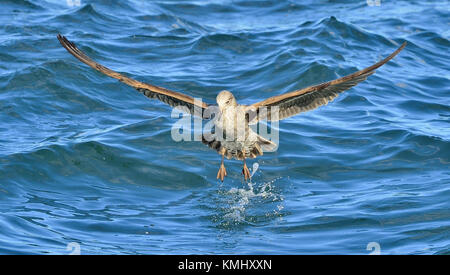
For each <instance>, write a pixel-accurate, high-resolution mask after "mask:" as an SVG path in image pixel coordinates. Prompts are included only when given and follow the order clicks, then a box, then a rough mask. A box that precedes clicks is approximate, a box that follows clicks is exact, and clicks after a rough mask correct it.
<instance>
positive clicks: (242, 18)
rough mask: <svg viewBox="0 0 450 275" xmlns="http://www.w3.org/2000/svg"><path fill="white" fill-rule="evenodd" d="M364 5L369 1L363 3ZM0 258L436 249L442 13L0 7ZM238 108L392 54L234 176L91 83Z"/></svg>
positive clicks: (194, 5) (60, 3) (296, 5)
mask: <svg viewBox="0 0 450 275" xmlns="http://www.w3.org/2000/svg"><path fill="white" fill-rule="evenodd" d="M369 2H370V4H372V3H376V1H369ZM0 5H1V9H0V10H1V11H0V60H1V62H0V121H1V124H0V228H1V230H0V253H1V254H22V253H24V254H29V253H36V254H43V253H52V254H68V253H70V251H68V250H66V248H67V246H68V244H69V243H72V242H75V243H76V244H75V246H77V245H78V246H79V248H80V252H81V254H107V253H113V254H134V253H139V254H140V253H145V254H155V253H162V254H175V253H176V254H179V253H181V254H185V253H186V254H192V253H196V254H202V253H217V254H238V253H239V254H240V253H246V254H254V253H262V254H288V253H292V254H304V253H321V254H322V253H326V254H331V253H332V254H344V253H350V254H369V253H370V252H371V251H369V250H367V249H366V248H367V246H368V244H369V243H372V242H374V243H376V244H375V247H376V246H377V245H379V248H380V253H381V254H403V253H406V254H449V253H450V203H449V196H450V169H449V168H450V160H449V156H450V123H449V122H450V107H449V102H450V82H449V79H450V71H449V65H448V64H449V63H450V51H449V47H450V41H449V40H450V31H449V30H450V22H449V18H450V3H449V1H442V0H439V1H381V5H380V6H376V5H368V2H367V1H365V0H361V1H344V0H341V1H331V0H330V1H312V0H311V1H252V0H242V1H138V0H127V1H107V0H100V1H88V0H81V1H80V2H79V5H78V1H77V0H72V1H66V0H51V1H38V0H2V1H1V4H0ZM57 33H62V34H63V35H66V36H67V37H69V38H70V39H71V40H73V41H75V42H76V43H77V45H78V46H79V47H80V48H81V49H83V50H84V51H85V52H86V53H87V54H89V55H91V56H92V57H93V58H95V59H96V60H98V61H99V62H100V63H103V64H104V65H107V66H109V67H111V68H113V69H115V70H117V71H119V72H125V73H127V74H128V75H129V76H131V77H133V78H136V79H139V80H142V81H146V82H149V83H153V84H155V85H160V86H163V87H167V88H169V89H173V90H176V91H183V92H186V93H188V94H189V95H191V96H195V97H199V98H202V99H203V100H204V101H207V102H214V100H215V97H216V95H217V93H218V92H219V91H221V90H223V89H228V90H231V91H232V92H233V93H234V94H235V95H236V97H237V99H238V101H239V102H240V103H244V104H249V103H252V102H256V101H259V100H263V99H265V98H267V97H269V96H272V95H277V94H281V93H283V92H287V91H291V90H294V89H299V88H302V87H306V86H308V85H312V84H317V83H320V82H323V81H327V80H331V79H334V78H337V77H339V76H344V75H346V74H348V73H352V72H354V71H356V70H358V69H362V68H364V67H366V66H369V65H371V64H373V63H375V62H376V61H378V60H380V59H381V58H383V57H385V56H387V55H388V54H390V53H391V52H392V51H393V50H395V49H396V48H397V47H398V46H399V45H400V44H401V43H402V42H403V41H407V42H408V45H407V47H406V48H405V49H404V50H403V51H402V52H401V53H400V54H399V55H398V56H397V57H396V58H395V59H394V60H392V61H390V62H389V63H388V64H386V65H385V66H383V67H382V68H380V69H379V70H378V71H377V73H376V74H375V75H373V76H371V77H370V78H369V79H368V80H367V81H365V82H364V83H362V84H360V85H358V86H357V87H355V88H353V89H351V90H349V91H347V92H345V93H344V94H342V95H341V96H339V97H338V98H337V99H336V100H334V101H333V102H331V103H330V104H328V105H327V106H325V107H321V108H319V109H316V110H314V111H311V112H308V113H303V114H300V115H298V116H295V117H292V118H289V119H286V120H283V121H282V122H281V123H280V147H279V150H278V151H277V152H275V153H267V154H264V156H263V157H261V158H258V159H256V160H251V161H249V166H250V167H252V166H253V165H254V163H258V165H259V169H258V170H257V171H256V173H255V175H254V176H253V178H252V181H251V183H244V181H243V177H242V174H241V169H242V167H241V163H240V162H238V161H227V162H226V167H227V171H228V176H227V177H226V179H225V181H224V183H220V182H219V181H217V180H216V179H215V177H216V173H217V170H218V168H219V163H220V156H219V155H217V154H216V153H215V152H214V151H212V150H210V149H209V148H207V147H206V146H205V145H203V144H202V143H200V142H185V143H179V142H175V141H173V140H172V138H171V127H172V125H173V124H174V123H175V122H176V121H177V119H174V118H171V117H170V112H171V108H170V107H168V106H167V105H164V104H162V103H160V102H157V101H150V100H148V99H147V98H145V97H144V96H142V95H141V94H139V93H138V92H136V91H135V90H133V89H132V88H130V87H128V86H126V85H124V84H121V83H119V82H118V81H116V80H114V79H111V78H108V77H106V76H104V75H101V74H100V73H98V72H96V71H94V70H92V69H91V68H89V67H87V66H86V65H84V64H82V63H80V62H79V61H78V60H76V59H75V58H73V57H72V56H71V55H70V54H68V53H67V52H66V51H65V50H64V49H63V48H62V47H61V46H60V44H59V43H58V41H57V40H56V35H57Z"/></svg>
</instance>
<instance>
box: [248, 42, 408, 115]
mask: <svg viewBox="0 0 450 275" xmlns="http://www.w3.org/2000/svg"><path fill="white" fill-rule="evenodd" d="M405 46H406V42H404V43H403V44H402V45H401V46H400V47H399V48H398V49H397V50H396V51H395V52H393V53H392V54H391V55H389V56H388V57H386V58H385V59H383V60H381V61H380V62H378V63H376V64H374V65H372V66H370V67H368V68H365V69H363V70H360V71H357V72H355V73H353V74H350V75H347V76H344V77H341V78H338V79H336V80H332V81H329V82H325V83H322V84H319V85H314V86H310V87H307V88H304V89H301V90H296V91H293V92H289V93H285V94H282V95H278V96H274V97H270V98H268V99H266V100H263V101H261V102H258V103H255V104H252V105H250V106H248V107H247V112H248V113H249V122H250V123H256V122H257V121H259V120H263V119H267V120H281V119H284V118H287V117H290V116H293V115H296V114H298V113H301V112H306V111H309V110H312V109H315V108H317V107H319V106H321V105H325V104H327V103H328V102H329V101H331V100H333V99H334V98H336V97H337V96H338V95H339V94H340V93H341V92H343V91H345V90H348V89H350V88H351V87H353V86H355V85H357V84H358V83H360V82H362V81H364V80H365V79H366V78H367V77H368V76H369V75H371V74H373V73H374V72H375V70H376V69H378V68H379V67H381V66H382V65H384V64H385V63H386V62H388V61H389V60H391V59H392V58H394V56H396V55H397V54H398V53H399V52H400V51H401V50H403V48H404V47H405ZM273 107H275V108H273ZM275 112H278V114H276V113H275Z"/></svg>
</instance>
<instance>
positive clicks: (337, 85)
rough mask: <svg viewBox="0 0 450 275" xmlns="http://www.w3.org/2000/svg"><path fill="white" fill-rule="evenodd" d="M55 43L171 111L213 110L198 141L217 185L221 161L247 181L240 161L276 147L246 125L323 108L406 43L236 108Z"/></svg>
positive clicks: (232, 102)
mask: <svg viewBox="0 0 450 275" xmlns="http://www.w3.org/2000/svg"><path fill="white" fill-rule="evenodd" d="M58 40H59V42H60V43H61V45H62V46H63V47H64V48H65V49H66V50H67V51H68V52H69V53H71V54H72V55H73V56H75V57H76V58H77V59H79V60H80V61H81V62H83V63H85V64H86V65H88V66H90V67H92V68H94V69H95V70H97V71H99V72H101V73H103V74H106V75H107V76H110V77H112V78H115V79H118V80H119V81H121V82H123V83H125V84H127V85H129V86H131V87H134V88H136V89H137V90H138V91H139V92H141V93H142V94H144V95H145V96H147V97H149V98H152V99H158V100H160V101H162V102H164V103H166V104H168V105H170V106H172V107H183V108H184V110H186V111H187V112H189V113H190V114H191V115H196V116H198V112H196V110H200V111H201V112H200V116H201V117H202V118H208V119H210V118H211V117H210V116H209V117H208V116H205V115H204V114H206V113H208V108H210V107H216V108H217V107H218V114H217V119H216V120H215V121H214V126H215V131H214V132H213V133H211V134H210V136H208V137H206V136H203V137H202V141H203V143H205V144H207V145H208V146H209V147H210V148H212V149H214V150H216V151H217V152H218V154H219V155H221V156H222V161H221V164H220V168H219V171H218V173H217V179H220V180H221V181H223V179H224V177H225V176H226V175H227V172H226V170H225V166H224V158H225V157H226V158H227V159H231V158H234V159H237V160H242V161H243V169H242V173H243V174H244V179H245V180H248V179H249V178H250V171H249V169H248V167H247V165H246V162H245V160H246V159H248V158H255V157H257V156H260V155H262V154H263V152H264V151H271V150H273V148H276V146H277V145H276V144H275V143H274V142H272V141H270V140H268V139H266V138H264V137H262V136H261V135H258V134H257V133H256V132H254V131H253V130H252V129H251V127H250V125H252V124H255V123H257V122H258V121H261V120H267V121H278V120H282V119H285V118H288V117H291V116H294V115H297V114H299V113H301V112H306V111H310V110H312V109H315V108H317V107H319V106H321V105H326V104H327V103H328V102H330V101H332V100H333V99H334V98H336V97H337V96H338V95H339V94H340V93H341V92H343V91H345V90H348V89H350V88H351V87H353V86H355V85H357V84H358V83H360V82H362V81H364V80H365V79H366V78H367V77H368V76H369V75H371V74H373V73H374V72H375V70H376V69H378V68H379V67H381V66H382V65H384V64H385V63H386V62H388V61H389V60H391V59H392V58H394V57H395V56H396V55H397V54H398V53H399V52H400V51H401V50H402V49H403V48H404V47H405V46H406V42H404V43H403V44H402V45H401V46H400V47H399V48H398V49H397V50H396V51H395V52H393V53H392V54H391V55H389V56H388V57H386V58H385V59H383V60H381V61H379V62H378V63H375V64H374V65H372V66H370V67H367V68H365V69H363V70H360V71H357V72H355V73H352V74H349V75H347V76H344V77H341V78H338V79H335V80H332V81H328V82H324V83H322V84H318V85H314V86H310V87H307V88H303V89H300V90H295V91H292V92H288V93H285V94H281V95H276V96H273V97H270V98H267V99H265V100H263V101H260V102H257V103H254V104H252V105H241V104H238V103H237V101H236V98H235V97H234V96H233V94H232V93H231V92H229V91H226V90H225V91H221V92H220V93H219V94H218V95H217V97H216V102H217V105H209V104H206V103H204V102H202V101H198V100H195V99H194V98H193V97H191V96H188V95H185V94H182V93H179V92H175V91H171V90H168V89H165V88H162V87H159V86H155V85H151V84H147V83H144V82H140V81H137V80H134V79H131V78H129V77H127V76H125V75H123V74H120V73H117V72H115V71H113V70H111V69H108V68H107V67H105V66H103V65H100V64H98V63H97V62H95V61H94V60H92V59H91V58H90V57H88V56H87V55H86V54H85V53H83V52H82V51H81V50H79V49H78V48H77V47H76V46H75V44H74V43H72V42H70V41H69V40H68V39H67V38H66V37H64V36H61V35H60V34H58ZM209 112H211V111H209ZM238 125H239V126H238ZM241 126H242V127H241Z"/></svg>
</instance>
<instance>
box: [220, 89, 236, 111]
mask: <svg viewBox="0 0 450 275" xmlns="http://www.w3.org/2000/svg"><path fill="white" fill-rule="evenodd" d="M216 101H217V104H218V105H219V109H220V110H223V109H225V108H227V107H230V106H233V107H236V106H237V102H236V99H235V98H234V95H233V94H232V93H231V92H230V91H227V90H224V91H221V92H220V93H219V94H218V95H217V97H216Z"/></svg>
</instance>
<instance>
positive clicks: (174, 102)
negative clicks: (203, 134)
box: [58, 34, 209, 116]
mask: <svg viewBox="0 0 450 275" xmlns="http://www.w3.org/2000/svg"><path fill="white" fill-rule="evenodd" d="M58 40H59V42H60V43H61V45H63V47H64V48H66V50H67V51H68V52H69V53H71V54H72V55H73V56H75V57H76V58H77V59H78V60H80V61H81V62H83V63H84V64H86V65H88V66H90V67H92V68H93V69H95V70H97V71H99V72H101V73H104V74H106V75H107V76H110V77H112V78H115V79H118V80H119V81H121V82H123V83H125V84H127V85H129V86H131V87H133V88H136V89H137V90H138V91H139V92H141V93H142V94H144V95H145V96H146V97H149V98H154V99H158V100H160V101H162V102H164V103H166V104H168V105H170V106H172V107H178V106H184V107H187V109H188V110H189V112H190V113H191V114H197V113H198V111H199V115H200V116H202V113H203V111H204V110H205V109H206V108H208V106H209V105H208V104H206V103H204V102H201V101H200V100H194V98H193V97H190V96H188V95H185V94H182V93H178V92H174V91H171V90H168V89H165V88H162V87H158V86H154V85H150V84H147V83H144V82H140V81H137V80H134V79H131V78H129V77H126V76H124V75H122V74H120V73H118V72H115V71H113V70H111V69H108V68H106V67H105V66H103V65H100V64H98V63H97V62H95V61H94V60H92V59H91V58H90V57H89V56H87V55H86V54H85V53H83V52H82V51H81V50H80V49H78V48H77V47H76V46H75V44H74V43H72V42H70V41H69V40H68V39H67V38H66V37H64V36H62V35H60V34H58ZM195 107H198V108H199V109H198V108H195ZM194 109H197V110H198V111H196V112H194Z"/></svg>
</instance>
